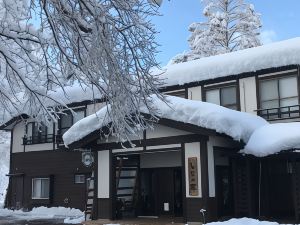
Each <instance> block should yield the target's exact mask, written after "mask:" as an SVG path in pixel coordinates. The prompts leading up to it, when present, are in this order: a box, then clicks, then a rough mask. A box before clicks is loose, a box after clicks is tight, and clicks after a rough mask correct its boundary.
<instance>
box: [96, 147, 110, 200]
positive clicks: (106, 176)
mask: <svg viewBox="0 0 300 225" xmlns="http://www.w3.org/2000/svg"><path fill="white" fill-rule="evenodd" d="M109 154H110V153H109V150H105V151H99V152H98V198H109V197H110V196H109V194H110V193H109V186H110V185H109V184H110V172H109V171H110V157H109Z"/></svg>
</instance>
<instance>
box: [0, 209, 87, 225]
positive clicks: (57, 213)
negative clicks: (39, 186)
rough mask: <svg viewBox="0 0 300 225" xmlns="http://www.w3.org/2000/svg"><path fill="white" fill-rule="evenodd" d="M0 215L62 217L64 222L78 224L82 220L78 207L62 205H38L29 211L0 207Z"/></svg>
mask: <svg viewBox="0 0 300 225" xmlns="http://www.w3.org/2000/svg"><path fill="white" fill-rule="evenodd" d="M0 215H1V216H3V217H8V216H9V217H13V218H16V219H23V220H34V219H64V223H71V224H78V223H81V222H82V221H84V213H83V212H81V211H80V210H79V209H71V208H64V207H52V208H47V207H38V208H33V209H32V211H30V212H23V211H22V210H15V211H13V210H9V209H0Z"/></svg>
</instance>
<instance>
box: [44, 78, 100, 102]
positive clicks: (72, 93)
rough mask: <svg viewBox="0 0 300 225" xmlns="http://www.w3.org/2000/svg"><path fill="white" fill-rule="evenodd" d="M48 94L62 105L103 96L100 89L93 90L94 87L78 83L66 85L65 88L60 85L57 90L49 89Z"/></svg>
mask: <svg viewBox="0 0 300 225" xmlns="http://www.w3.org/2000/svg"><path fill="white" fill-rule="evenodd" d="M48 96H49V97H50V98H52V99H54V100H56V101H58V102H59V103H60V104H62V105H67V104H70V103H75V102H82V101H89V100H93V99H100V98H101V97H102V96H101V94H100V92H99V90H98V89H96V88H95V89H94V90H92V88H90V87H88V86H86V85H80V84H77V83H76V84H73V85H72V86H65V87H64V89H62V88H61V87H60V88H57V89H56V90H53V91H49V93H48ZM52 104H53V103H52ZM54 104H55V103H54Z"/></svg>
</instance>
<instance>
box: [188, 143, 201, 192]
mask: <svg viewBox="0 0 300 225" xmlns="http://www.w3.org/2000/svg"><path fill="white" fill-rule="evenodd" d="M190 157H197V163H198V193H199V194H198V196H190V193H189V174H188V158H190ZM185 179H186V180H185V184H186V197H187V198H201V197H202V188H201V162H200V142H194V143H186V144H185Z"/></svg>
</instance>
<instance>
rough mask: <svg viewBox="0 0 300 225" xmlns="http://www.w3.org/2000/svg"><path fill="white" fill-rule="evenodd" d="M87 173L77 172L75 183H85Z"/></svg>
mask: <svg viewBox="0 0 300 225" xmlns="http://www.w3.org/2000/svg"><path fill="white" fill-rule="evenodd" d="M84 183H85V175H84V174H75V184H84Z"/></svg>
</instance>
